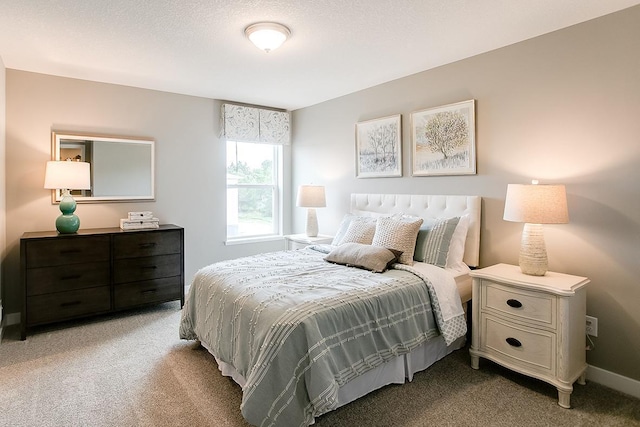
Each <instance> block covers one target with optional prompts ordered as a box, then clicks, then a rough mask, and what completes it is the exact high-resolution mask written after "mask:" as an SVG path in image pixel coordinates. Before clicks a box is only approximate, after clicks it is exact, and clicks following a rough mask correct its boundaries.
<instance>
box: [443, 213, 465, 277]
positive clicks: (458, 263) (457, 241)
mask: <svg viewBox="0 0 640 427" xmlns="http://www.w3.org/2000/svg"><path fill="white" fill-rule="evenodd" d="M470 221H471V219H470V218H469V214H465V215H462V216H461V217H460V221H459V222H458V225H457V226H456V230H455V231H454V232H453V235H452V236H451V244H450V245H449V254H448V255H447V264H446V266H445V268H450V269H453V270H464V269H465V268H467V267H466V264H465V263H464V261H463V258H464V246H465V242H466V241H467V231H468V230H469V222H470Z"/></svg>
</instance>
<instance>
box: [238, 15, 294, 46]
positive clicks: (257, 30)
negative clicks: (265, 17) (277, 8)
mask: <svg viewBox="0 0 640 427" xmlns="http://www.w3.org/2000/svg"><path fill="white" fill-rule="evenodd" d="M244 33H245V34H246V36H247V37H248V38H249V40H251V42H252V43H253V44H254V45H256V46H257V47H258V48H259V49H262V50H264V51H265V52H267V53H269V52H271V51H272V50H274V49H277V48H279V47H280V46H281V45H282V43H284V42H285V41H286V40H287V39H288V38H289V36H290V35H291V31H290V30H289V29H288V28H287V27H285V26H284V25H282V24H278V23H275V22H260V23H257V24H253V25H249V26H248V27H247V28H246V29H245V30H244Z"/></svg>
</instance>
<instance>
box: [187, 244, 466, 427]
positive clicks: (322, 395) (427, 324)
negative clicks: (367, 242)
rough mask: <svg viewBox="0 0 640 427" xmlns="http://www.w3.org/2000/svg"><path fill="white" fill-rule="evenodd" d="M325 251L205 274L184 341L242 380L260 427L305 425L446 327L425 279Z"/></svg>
mask: <svg viewBox="0 0 640 427" xmlns="http://www.w3.org/2000/svg"><path fill="white" fill-rule="evenodd" d="M324 255H325V254H324V253H322V252H321V251H318V250H314V249H313V248H307V249H304V250H299V251H288V252H274V253H269V254H261V255H256V256H251V257H246V258H240V259H235V260H231V261H223V262H219V263H216V264H213V265H210V266H208V267H205V268H203V269H201V270H200V271H199V272H198V273H197V274H196V276H195V278H194V280H193V283H192V284H191V287H190V288H189V292H188V295H187V299H186V302H185V305H184V309H183V312H182V319H181V323H180V337H181V338H183V339H188V340H191V339H195V340H200V341H201V342H203V343H204V344H205V345H206V346H207V348H209V349H210V350H211V352H212V353H213V354H215V355H216V357H217V358H219V359H220V360H222V361H224V362H226V363H229V364H231V365H233V366H234V367H235V368H236V370H237V371H238V372H239V373H240V374H241V375H242V376H243V377H244V378H245V379H246V384H245V385H244V387H243V398H242V405H241V410H242V414H243V416H244V417H245V419H246V420H247V421H249V422H250V423H251V424H254V425H259V426H304V425H309V424H310V423H312V422H313V419H314V417H316V416H319V415H321V414H323V413H326V412H328V411H330V410H332V409H334V408H335V407H336V397H337V393H338V389H339V387H340V386H341V385H343V384H345V383H347V382H348V381H349V380H351V379H353V378H355V377H356V376H358V375H360V374H362V373H364V372H366V371H368V370H370V369H372V368H375V367H377V366H379V365H381V364H383V363H385V362H386V361H388V360H390V359H392V358H394V357H396V356H398V355H402V354H405V353H408V352H409V351H411V350H412V349H414V348H415V347H418V346H420V345H421V344H423V343H424V342H426V341H427V340H429V339H431V338H433V337H435V336H438V335H440V334H441V333H442V334H443V335H444V337H445V341H446V342H447V344H448V343H450V342H452V341H453V340H455V339H456V338H458V337H459V336H461V335H463V334H464V333H465V332H466V325H465V322H464V316H462V317H460V316H457V317H454V318H453V319H450V320H447V321H444V320H443V319H442V316H441V315H440V307H439V305H438V302H437V297H436V293H435V292H434V291H433V287H432V286H431V284H430V283H429V281H428V280H426V279H427V278H425V277H422V278H421V277H419V275H416V274H413V273H412V272H411V271H406V270H410V268H409V269H403V270H396V269H393V270H389V271H387V272H385V273H383V274H375V273H371V272H369V271H365V270H361V269H357V268H351V267H345V266H340V265H335V264H330V263H328V262H326V261H324V260H323V256H324Z"/></svg>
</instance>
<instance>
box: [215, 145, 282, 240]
mask: <svg viewBox="0 0 640 427" xmlns="http://www.w3.org/2000/svg"><path fill="white" fill-rule="evenodd" d="M235 142H236V143H238V142H244V141H235ZM249 143H252V144H256V143H255V142H249ZM273 149H274V152H275V156H274V163H275V165H274V168H273V170H274V171H277V176H276V182H277V184H276V185H275V191H274V192H273V196H274V202H273V216H274V219H275V220H274V230H273V234H260V235H254V236H238V237H229V235H226V240H225V242H224V243H225V245H227V246H231V245H239V244H246V243H256V242H269V241H276V240H282V239H283V232H282V230H283V226H284V225H283V224H284V218H283V211H284V209H283V200H284V199H283V194H284V190H283V186H284V167H283V163H284V148H283V146H282V145H279V144H273ZM265 187H271V188H273V187H274V185H272V184H232V185H229V184H226V185H225V195H226V193H227V191H228V190H229V189H230V188H265ZM225 199H226V198H225ZM226 221H227V217H226V214H225V222H226Z"/></svg>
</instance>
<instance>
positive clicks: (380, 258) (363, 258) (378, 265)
mask: <svg viewBox="0 0 640 427" xmlns="http://www.w3.org/2000/svg"><path fill="white" fill-rule="evenodd" d="M400 255H402V252H400V251H397V250H395V249H387V248H383V247H382V246H371V245H364V244H362V243H344V244H342V245H340V246H338V247H337V248H335V249H334V250H332V251H331V252H329V254H328V255H327V256H325V257H324V260H325V261H328V262H331V263H334V264H341V265H346V266H350V267H358V268H364V269H365V270H370V271H373V272H374V273H382V272H383V271H385V270H387V269H388V268H389V267H390V266H391V264H393V263H395V262H396V261H397V260H398V258H399V257H400Z"/></svg>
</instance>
